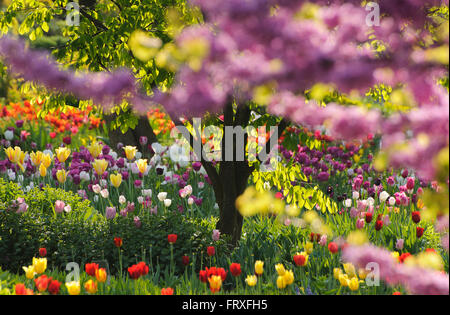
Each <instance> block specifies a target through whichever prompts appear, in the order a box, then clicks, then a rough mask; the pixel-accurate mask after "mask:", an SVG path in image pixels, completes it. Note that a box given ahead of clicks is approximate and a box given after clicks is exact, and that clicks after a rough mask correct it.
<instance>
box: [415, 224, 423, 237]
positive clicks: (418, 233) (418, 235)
mask: <svg viewBox="0 0 450 315" xmlns="http://www.w3.org/2000/svg"><path fill="white" fill-rule="evenodd" d="M423 231H424V228H422V227H419V226H418V227H417V228H416V236H417V238H421V237H422V235H423Z"/></svg>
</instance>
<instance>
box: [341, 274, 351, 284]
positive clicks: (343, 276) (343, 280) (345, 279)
mask: <svg viewBox="0 0 450 315" xmlns="http://www.w3.org/2000/svg"><path fill="white" fill-rule="evenodd" d="M339 282H340V284H341V286H343V287H347V286H348V283H349V280H348V275H346V274H345V273H341V274H340V275H339Z"/></svg>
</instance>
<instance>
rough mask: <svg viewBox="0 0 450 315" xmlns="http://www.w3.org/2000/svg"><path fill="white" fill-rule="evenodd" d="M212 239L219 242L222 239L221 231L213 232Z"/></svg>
mask: <svg viewBox="0 0 450 315" xmlns="http://www.w3.org/2000/svg"><path fill="white" fill-rule="evenodd" d="M212 239H213V241H215V242H217V241H218V240H219V239H220V231H219V230H213V233H212Z"/></svg>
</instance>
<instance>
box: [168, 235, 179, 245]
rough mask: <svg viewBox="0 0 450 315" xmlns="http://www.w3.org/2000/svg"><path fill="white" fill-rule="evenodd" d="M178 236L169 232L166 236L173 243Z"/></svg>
mask: <svg viewBox="0 0 450 315" xmlns="http://www.w3.org/2000/svg"><path fill="white" fill-rule="evenodd" d="M177 238H178V236H177V235H176V234H169V235H168V236H167V240H168V241H169V243H170V244H175V242H176V241H177Z"/></svg>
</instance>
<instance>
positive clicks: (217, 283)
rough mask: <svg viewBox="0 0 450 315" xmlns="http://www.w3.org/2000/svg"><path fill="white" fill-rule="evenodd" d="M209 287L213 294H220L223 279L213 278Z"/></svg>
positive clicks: (210, 279)
mask: <svg viewBox="0 0 450 315" xmlns="http://www.w3.org/2000/svg"><path fill="white" fill-rule="evenodd" d="M208 281H209V287H210V289H211V292H212V293H215V292H219V291H220V287H221V286H222V278H221V277H220V276H211V277H209V278H208Z"/></svg>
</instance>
